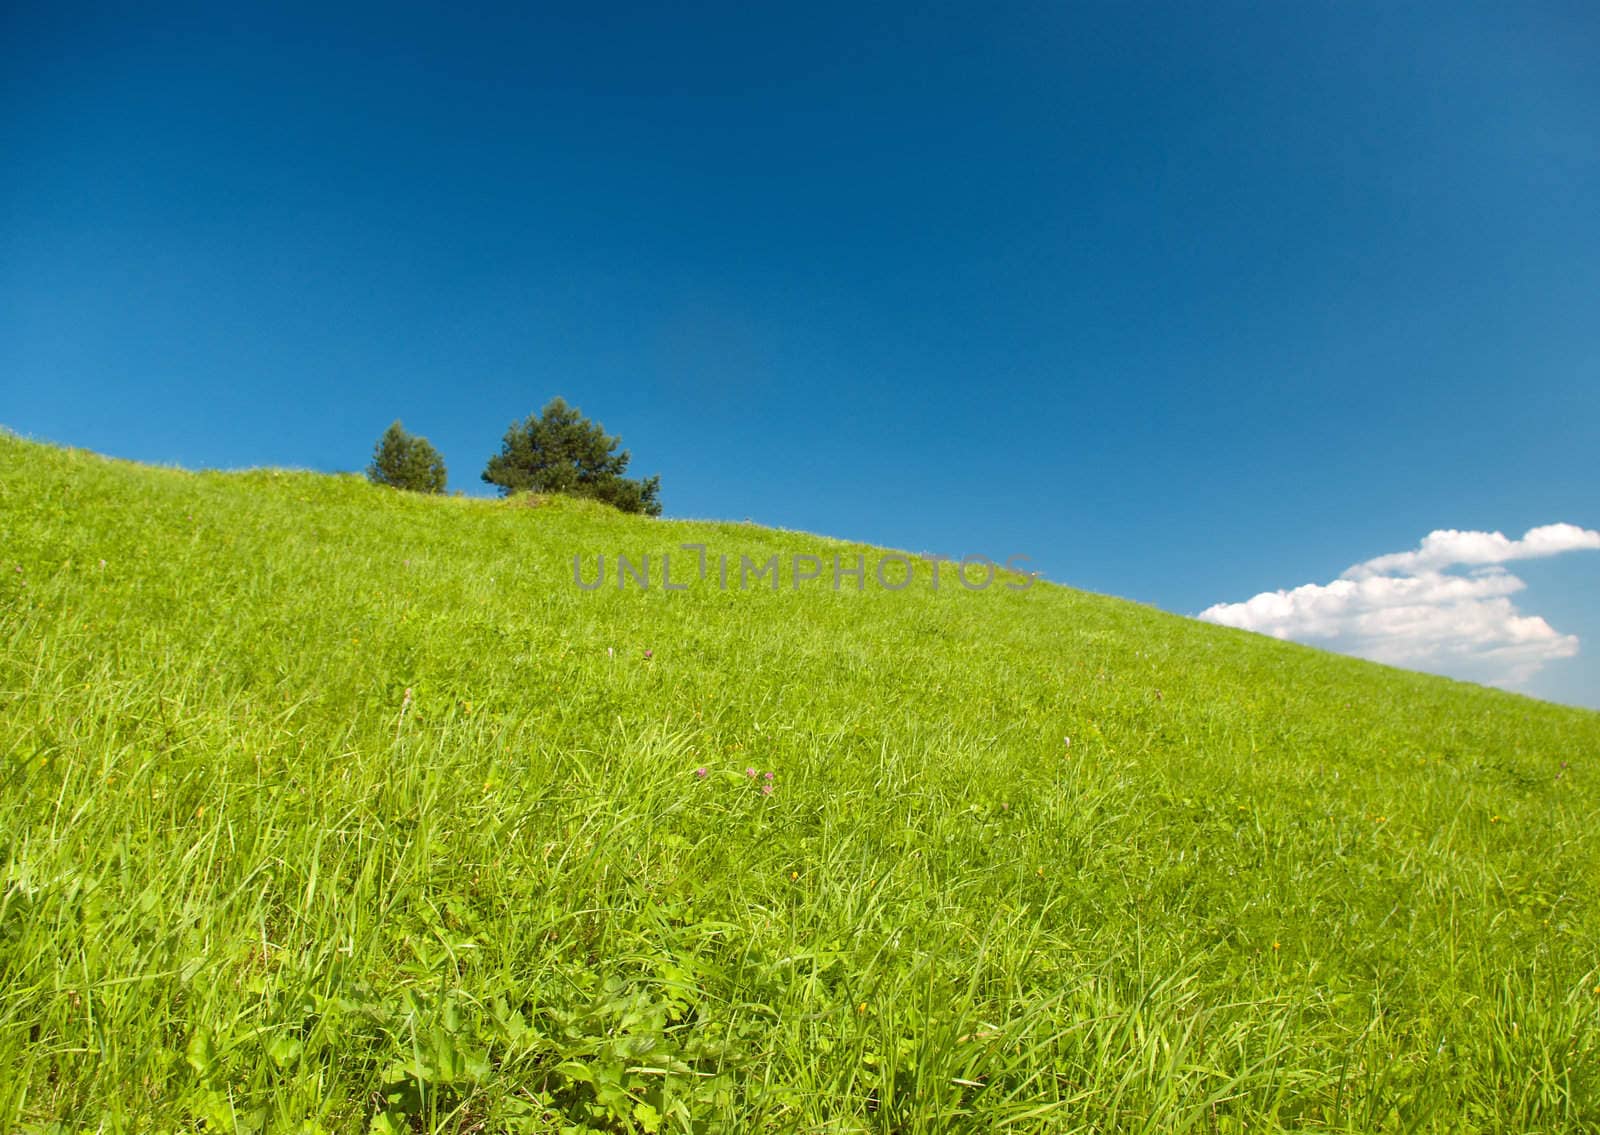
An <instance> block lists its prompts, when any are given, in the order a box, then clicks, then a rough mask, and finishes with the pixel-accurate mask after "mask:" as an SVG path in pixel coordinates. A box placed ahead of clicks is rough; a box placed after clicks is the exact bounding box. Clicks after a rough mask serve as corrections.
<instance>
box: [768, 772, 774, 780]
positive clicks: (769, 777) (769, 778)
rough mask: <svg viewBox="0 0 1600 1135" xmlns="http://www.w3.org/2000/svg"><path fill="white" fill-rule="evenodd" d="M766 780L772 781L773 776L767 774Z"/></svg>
mask: <svg viewBox="0 0 1600 1135" xmlns="http://www.w3.org/2000/svg"><path fill="white" fill-rule="evenodd" d="M767 779H768V780H772V779H773V774H772V773H770V772H769V773H767Z"/></svg>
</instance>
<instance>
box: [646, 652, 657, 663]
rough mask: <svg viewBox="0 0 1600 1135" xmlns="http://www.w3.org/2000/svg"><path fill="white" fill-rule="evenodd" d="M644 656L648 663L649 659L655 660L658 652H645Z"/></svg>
mask: <svg viewBox="0 0 1600 1135" xmlns="http://www.w3.org/2000/svg"><path fill="white" fill-rule="evenodd" d="M644 656H645V659H646V661H648V660H649V659H651V658H654V657H655V656H656V652H655V651H653V650H647V651H645V652H644Z"/></svg>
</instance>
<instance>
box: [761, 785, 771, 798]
mask: <svg viewBox="0 0 1600 1135" xmlns="http://www.w3.org/2000/svg"><path fill="white" fill-rule="evenodd" d="M761 795H763V796H771V795H772V785H770V784H763V785H762V786H761Z"/></svg>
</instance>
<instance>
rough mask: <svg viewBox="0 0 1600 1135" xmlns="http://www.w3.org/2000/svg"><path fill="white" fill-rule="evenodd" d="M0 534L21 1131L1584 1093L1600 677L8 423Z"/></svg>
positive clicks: (970, 1112) (1503, 1116) (693, 1125)
mask: <svg viewBox="0 0 1600 1135" xmlns="http://www.w3.org/2000/svg"><path fill="white" fill-rule="evenodd" d="M0 540H3V545H0V568H3V570H0V762H3V779H0V872H3V875H0V1069H4V1071H3V1072H0V1130H5V1131H60V1132H76V1131H179V1130H185V1131H202V1130H204V1131H233V1130H240V1131H305V1132H319V1131H320V1132H362V1131H368V1130H377V1131H396V1130H398V1131H419V1130H420V1131H530V1132H533V1131H635V1130H636V1131H648V1130H656V1129H659V1130H662V1131H674V1132H679V1131H705V1132H710V1131H728V1132H759V1131H806V1132H849V1131H874V1132H903V1133H913V1132H954V1131H975V1132H976V1131H984V1132H988V1131H1018V1132H1022V1131H1047V1132H1072V1131H1084V1132H1088V1131H1099V1132H1109V1131H1139V1132H1183V1131H1190V1132H1246V1131H1248V1132H1263V1131H1276V1130H1285V1131H1380V1130H1381V1131H1394V1132H1399V1131H1426V1132H1434V1131H1437V1132H1474V1131H1481V1132H1534V1131H1549V1132H1572V1131H1585V1130H1589V1131H1593V1130H1600V911H1597V908H1596V898H1595V891H1596V880H1597V879H1600V824H1597V810H1600V809H1597V804H1600V786H1597V773H1600V769H1597V765H1596V762H1597V759H1600V715H1597V714H1594V713H1590V712H1586V711H1581V710H1577V709H1570V708H1564V707H1559V706H1554V705H1549V704H1545V703H1541V702H1537V701H1533V700H1530V699H1526V698H1522V697H1517V696H1514V695H1511V694H1506V693H1501V692H1497V691H1492V690H1487V689H1482V688H1479V687H1476V686H1471V685H1466V684H1461V683H1455V682H1450V681H1447V680H1444V679H1440V678H1434V677H1427V676H1423V675H1418V674H1411V673H1405V672H1402V671H1397V670H1391V669H1386V668H1383V667H1379V666H1374V665H1371V664H1367V663H1363V662H1359V661H1356V660H1352V659H1347V658H1342V657H1337V656H1334V655H1330V654H1325V653H1322V652H1318V651H1315V650H1310V649H1306V648H1303V647H1298V646H1295V645H1292V644H1286V643H1279V642H1274V641H1271V640H1269V639H1266V638H1261V637H1257V636H1252V635H1248V634H1244V633H1242V632H1236V631H1231V630H1227V629H1223V628H1218V627H1213V626H1208V625H1204V624H1201V623H1198V622H1195V621H1192V620H1187V619H1182V618H1178V617H1175V616H1171V615H1167V614H1163V613H1161V612H1158V611H1155V610H1152V609H1149V608H1145V607H1141V606H1138V605H1135V604H1131V603H1127V602H1122V601H1118V600H1114V599H1107V598H1102V597H1099V596H1093V595H1087V594H1083V593H1080V592H1075V591H1072V590H1069V589H1066V588H1061V587H1055V586H1050V585H1043V584H1041V585H1038V586H1036V587H1033V588H1032V589H1030V590H1028V591H1025V592H1016V591H1009V590H1006V589H1005V588H1003V587H1001V586H1000V585H998V584H997V585H996V586H994V587H992V588H990V589H988V590H985V591H981V592H969V591H964V590H963V589H961V588H960V587H957V586H952V585H951V584H950V581H949V577H948V575H946V577H945V582H944V586H942V587H941V588H940V589H939V590H938V591H937V592H935V591H933V590H932V589H931V587H929V586H928V584H927V580H926V568H925V567H923V568H919V572H920V573H921V576H920V578H919V581H918V582H917V583H916V584H915V585H914V586H913V587H911V588H908V589H906V590H904V591H900V592H890V591H886V590H883V589H880V588H878V587H877V586H876V585H872V584H870V583H869V586H868V587H867V588H866V590H864V591H862V592H860V593H857V592H855V591H852V590H849V589H846V590H843V591H840V592H835V591H833V590H832V588H831V585H830V584H829V583H828V582H827V581H826V580H824V581H823V582H821V583H814V584H808V585H806V586H805V587H803V588H801V589H800V590H799V591H796V590H794V589H793V588H792V587H791V586H790V585H789V583H788V580H787V578H786V579H785V583H784V587H783V589H782V590H780V591H778V592H773V591H771V590H765V589H752V590H748V591H743V592H740V591H734V590H730V591H727V592H723V591H720V590H719V589H717V588H716V587H715V586H714V579H713V580H712V581H708V582H706V583H696V584H695V585H694V586H691V587H690V589H689V590H687V591H684V592H677V593H667V592H664V591H662V590H660V589H659V587H653V588H651V589H650V590H648V591H640V590H638V589H629V590H626V591H619V590H618V589H617V588H616V587H615V586H614V585H611V584H610V583H609V582H608V585H607V586H606V587H605V588H603V589H602V590H599V591H596V592H592V593H591V592H584V591H581V590H579V589H578V588H576V587H574V586H573V584H572V566H571V559H572V556H573V555H574V554H575V553H582V554H583V555H584V570H585V573H586V575H589V576H592V573H593V563H594V559H593V556H594V553H596V552H604V553H606V554H607V557H608V565H607V572H608V579H609V578H611V566H610V556H611V555H613V554H615V553H617V552H622V553H626V554H629V555H630V556H637V555H640V554H643V553H652V555H653V556H654V555H658V554H659V553H661V552H664V551H673V550H674V549H676V548H677V545H678V544H679V543H681V542H685V541H698V542H703V543H705V544H707V545H709V547H710V550H711V552H712V553H713V555H715V554H716V553H726V554H729V555H732V556H734V557H737V556H738V555H740V554H744V555H749V556H751V557H752V558H755V559H765V558H766V557H767V556H769V555H771V554H772V553H774V552H781V553H782V554H784V555H785V556H788V555H791V554H794V553H800V554H815V555H824V556H831V555H832V554H833V553H834V552H836V551H842V552H844V554H845V555H846V556H847V557H848V556H850V555H853V554H854V553H855V552H856V551H865V549H860V548H854V547H847V546H845V545H842V544H837V543H835V542H833V541H829V540H824V539H822V538H820V537H814V536H808V535H802V534H797V533H788V532H780V531H773V530H768V529H762V528H757V527H753V526H749V525H740V524H705V523H680V522H660V521H655V522H652V521H647V520H641V519H637V518H628V517H624V516H621V515H619V514H617V513H614V512H611V511H609V510H606V509H604V508H602V507H598V506H591V505H585V504H582V503H579V502H573V501H560V500H557V501H551V502H548V503H547V504H546V505H545V506H543V507H537V508H532V507H527V505H526V504H523V503H508V502H489V501H478V500H462V499H444V498H422V497H417V496H410V495H405V494H400V493H396V492H393V491H389V490H383V489H379V488H376V487H373V486H370V485H368V484H366V483H365V482H363V481H361V480H358V479H355V478H352V477H328V476H318V475H313V474H306V473H286V472H272V471H253V472H245V473H203V474H193V473H185V472H181V471H176V470H168V469H156V468H147V467H140V466H136V465H132V464H127V463H121V462H113V461H108V460H105V459H103V458H99V457H96V456H94V455H91V454H87V453H83V452H79V451H67V450H61V449H57V448H51V447H47V446H42V445H37V444H32V443H28V442H23V441H20V440H17V439H15V438H11V437H0ZM680 555H681V557H682V562H681V563H680V560H679V558H678V557H675V558H674V563H673V572H674V577H675V578H680V579H681V578H683V577H684V575H683V569H684V567H685V566H687V565H688V564H689V563H690V562H691V557H690V555H689V554H687V553H680ZM875 555H876V553H873V556H875ZM869 562H870V560H869ZM19 569H20V570H19ZM947 570H948V569H947ZM646 651H649V652H650V656H649V657H648V658H647V657H646ZM408 690H410V691H412V697H411V699H410V700H409V701H408V700H407V691H408ZM1066 737H1070V738H1071V744H1070V746H1069V745H1067V744H1065V743H1064V740H1063V739H1064V738H1066ZM700 767H704V768H705V769H706V770H707V775H706V776H705V777H704V778H701V777H699V776H697V775H696V771H695V770H696V769H698V768H700ZM747 767H753V768H755V769H757V770H758V771H759V772H760V773H763V774H765V773H767V772H771V773H773V776H774V779H773V780H772V781H771V784H772V785H773V788H774V791H773V792H771V793H770V794H766V793H763V792H761V791H760V789H759V787H758V785H760V784H765V783H767V781H766V780H765V777H764V776H763V777H761V778H759V779H758V780H755V781H752V780H751V779H750V778H749V777H748V776H747V775H746V773H745V770H746V768H747Z"/></svg>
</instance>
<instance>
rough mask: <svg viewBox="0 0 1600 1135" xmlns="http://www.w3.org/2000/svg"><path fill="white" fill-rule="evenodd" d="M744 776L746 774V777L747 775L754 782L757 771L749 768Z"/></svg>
mask: <svg viewBox="0 0 1600 1135" xmlns="http://www.w3.org/2000/svg"><path fill="white" fill-rule="evenodd" d="M744 774H745V775H746V776H748V777H749V778H750V779H751V780H754V779H755V778H756V770H755V769H753V768H747V769H745V770H744Z"/></svg>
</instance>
